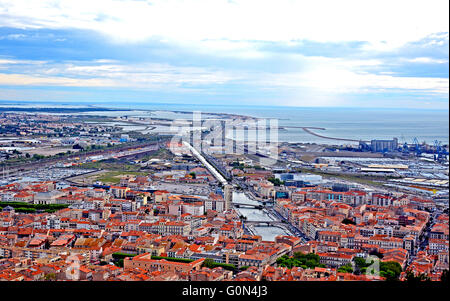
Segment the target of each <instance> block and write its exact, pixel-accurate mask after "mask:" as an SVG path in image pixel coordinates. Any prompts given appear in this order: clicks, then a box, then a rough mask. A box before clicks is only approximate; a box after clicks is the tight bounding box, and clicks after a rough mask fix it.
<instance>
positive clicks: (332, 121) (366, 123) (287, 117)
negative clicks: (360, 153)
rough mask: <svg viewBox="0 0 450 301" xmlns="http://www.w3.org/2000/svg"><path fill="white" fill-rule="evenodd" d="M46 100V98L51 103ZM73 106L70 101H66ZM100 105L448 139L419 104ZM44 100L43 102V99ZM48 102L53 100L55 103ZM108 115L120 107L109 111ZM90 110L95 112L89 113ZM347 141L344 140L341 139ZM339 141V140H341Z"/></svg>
mask: <svg viewBox="0 0 450 301" xmlns="http://www.w3.org/2000/svg"><path fill="white" fill-rule="evenodd" d="M49 104H50V103H47V106H49ZM20 105H23V106H39V104H38V103H36V102H24V103H23V104H22V103H20ZM67 105H68V106H73V104H67ZM92 105H97V106H100V107H110V108H116V109H117V108H124V109H134V110H155V111H187V112H192V111H200V112H205V113H229V114H239V115H246V116H252V117H258V118H274V119H277V120H278V124H279V126H305V127H321V128H325V129H326V130H323V131H322V130H314V131H315V132H317V133H318V134H321V135H324V136H329V137H336V138H346V139H356V140H372V139H392V138H394V137H397V138H398V139H399V142H400V143H403V142H408V143H412V142H413V139H414V137H417V139H418V140H419V142H422V141H426V142H427V143H429V144H433V142H434V141H435V140H438V141H441V142H442V143H443V144H448V143H449V134H448V132H449V115H448V114H449V112H448V110H447V111H444V110H422V109H421V110H419V109H407V110H406V109H366V108H301V107H268V106H260V107H254V106H227V105H184V104H150V103H149V104H145V103H126V104H125V103H122V104H118V103H116V104H105V103H101V104H100V103H99V104H95V103H92ZM41 106H45V103H41ZM51 106H55V105H54V103H52V104H51ZM108 113H109V115H114V114H123V113H124V112H120V113H119V112H108ZM93 114H94V113H93ZM140 115H147V116H154V117H161V118H184V119H186V118H191V116H190V115H187V114H179V113H169V112H165V113H163V112H151V113H150V112H146V113H144V114H142V113H141V114H140ZM278 138H279V140H280V141H286V142H305V143H307V142H310V143H324V144H327V143H328V144H336V143H339V142H338V141H334V140H328V139H323V138H320V137H316V136H313V135H311V134H308V133H306V132H304V131H303V130H302V129H294V128H287V129H285V130H280V132H279V134H278ZM342 143H348V142H342ZM342 143H341V144H342Z"/></svg>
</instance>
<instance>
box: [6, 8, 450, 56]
mask: <svg viewBox="0 0 450 301" xmlns="http://www.w3.org/2000/svg"><path fill="white" fill-rule="evenodd" d="M0 25H1V26H9V27H16V28H53V29H62V28H64V29H65V28H76V29H92V30H95V31H98V32H101V33H104V34H106V35H108V36H110V37H112V38H114V39H116V40H117V41H122V42H124V41H127V42H135V41H142V40H146V39H149V38H155V37H156V38H161V39H166V40H169V41H177V42H180V41H183V42H184V43H192V42H201V41H204V40H210V41H213V40H217V41H221V40H239V41H295V40H311V41H319V42H336V41H339V42H340V41H367V42H369V43H368V44H367V45H366V46H365V47H368V48H371V49H376V50H385V49H392V48H393V47H394V48H395V47H400V46H401V45H404V44H406V43H408V42H411V41H416V40H419V39H422V38H424V37H426V36H428V35H430V34H433V33H437V32H448V2H447V1H431V0H430V1H426V2H424V1H411V0H410V1H400V0H399V1H387V0H380V1H377V2H373V3H367V2H362V1H358V0H344V1H333V0H319V1H289V0H278V1H265V0H247V1H233V2H229V1H225V0H222V1H209V0H197V1H181V0H180V1H179V0H164V1H151V3H150V2H147V1H131V0H123V1H107V0H96V1H82V0H66V1H60V2H55V1H51V0H39V1H32V0H28V1H14V0H2V1H0ZM216 46H217V44H216ZM224 47H225V48H226V47H228V45H224ZM225 48H223V49H225Z"/></svg>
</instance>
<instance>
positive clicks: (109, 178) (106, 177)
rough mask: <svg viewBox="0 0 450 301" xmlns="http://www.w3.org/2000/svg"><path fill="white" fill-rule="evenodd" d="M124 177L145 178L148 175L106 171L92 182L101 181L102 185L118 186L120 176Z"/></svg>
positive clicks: (133, 172)
mask: <svg viewBox="0 0 450 301" xmlns="http://www.w3.org/2000/svg"><path fill="white" fill-rule="evenodd" d="M125 175H134V176H146V175H148V173H146V172H139V171H108V172H106V173H103V174H101V175H99V176H96V177H95V180H94V181H101V182H103V183H104V184H118V183H119V182H120V178H121V176H125Z"/></svg>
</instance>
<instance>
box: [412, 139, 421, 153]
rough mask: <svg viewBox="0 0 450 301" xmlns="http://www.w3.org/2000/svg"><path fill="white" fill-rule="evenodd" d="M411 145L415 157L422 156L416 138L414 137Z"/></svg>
mask: <svg viewBox="0 0 450 301" xmlns="http://www.w3.org/2000/svg"><path fill="white" fill-rule="evenodd" d="M413 144H414V145H415V151H416V155H417V156H420V155H421V154H422V150H421V149H420V145H419V140H417V137H414V140H413Z"/></svg>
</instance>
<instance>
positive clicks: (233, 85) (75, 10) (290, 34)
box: [0, 0, 449, 110]
mask: <svg viewBox="0 0 450 301" xmlns="http://www.w3.org/2000/svg"><path fill="white" fill-rule="evenodd" d="M448 6H449V3H448V1H446V0H442V1H433V0H429V1H415V0H408V1H402V0H396V1H390V0H389V1H385V0H378V1H360V0H356V1H353V0H352V1H346V0H340V1H333V0H326V1H324V0H316V1H292V0H276V1H266V0H257V1H253V0H245V1H244V0H243V1H239V0H233V1H225V0H217V1H215V0H196V1H195V0H192V1H188V0H186V1H181V0H164V1H145V0H94V1H92V0H89V1H85V0H75V1H72V0H65V1H54V0H36V1H31V0H30V1H29V0H0V100H3V101H15V102H17V101H19V102H20V101H24V102H25V101H36V102H38V101H48V102H55V103H76V104H80V103H81V104H86V103H116V104H121V103H188V104H219V105H224V104H230V105H260V106H261V105H265V106H266V105H267V106H273V105H277V106H300V107H315V106H319V107H329V106H331V107H368V108H372V107H386V108H391V107H392V108H419V109H446V110H447V109H448V92H449V90H448V89H449V30H448V28H449V7H448Z"/></svg>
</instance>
